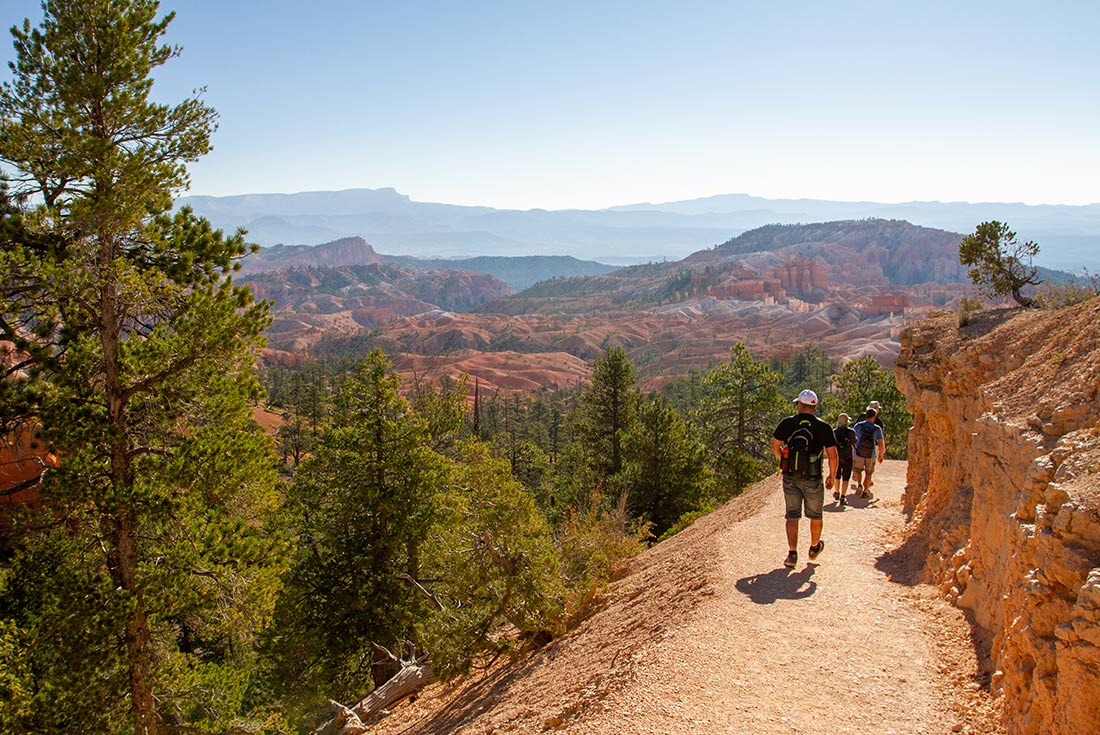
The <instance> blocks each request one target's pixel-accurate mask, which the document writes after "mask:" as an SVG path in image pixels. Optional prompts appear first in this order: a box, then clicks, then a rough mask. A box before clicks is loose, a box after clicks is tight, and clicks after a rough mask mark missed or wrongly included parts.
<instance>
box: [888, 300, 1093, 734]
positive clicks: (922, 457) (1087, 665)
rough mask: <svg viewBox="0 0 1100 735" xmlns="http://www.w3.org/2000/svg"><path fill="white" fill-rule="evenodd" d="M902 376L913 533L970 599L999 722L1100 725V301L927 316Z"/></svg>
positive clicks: (908, 334) (1025, 726)
mask: <svg viewBox="0 0 1100 735" xmlns="http://www.w3.org/2000/svg"><path fill="white" fill-rule="evenodd" d="M897 375H898V384H899V386H900V387H901V389H902V391H903V392H904V393H905V395H906V400H907V403H908V407H909V410H910V412H912V414H913V416H914V426H913V429H912V431H911V432H910V437H909V476H908V482H907V489H906V493H905V496H904V499H903V502H904V505H905V511H906V513H907V514H908V516H909V528H908V532H909V538H908V541H907V545H909V546H910V547H911V548H912V549H914V550H916V552H917V553H921V554H923V555H925V556H926V559H927V563H926V565H925V567H924V574H925V577H926V578H925V580H924V581H927V582H932V583H935V584H939V585H940V586H941V589H942V590H943V592H944V594H945V595H946V596H947V597H949V598H950V599H952V600H953V601H955V602H956V603H957V604H958V605H959V606H960V607H963V608H967V609H969V610H970V611H972V613H973V620H974V622H975V623H976V625H977V631H976V636H977V639H978V640H979V641H982V640H984V641H985V644H984V645H986V647H987V648H988V650H987V654H988V659H989V661H988V663H989V666H990V671H991V672H992V676H991V682H990V683H991V687H992V688H993V690H994V691H995V692H997V693H999V694H1001V695H1002V696H1003V698H1004V699H1003V702H1004V712H1005V725H1006V731H1007V732H1008V733H1010V735H1038V734H1044V735H1046V734H1048V733H1049V734H1054V733H1057V734H1058V735H1086V734H1087V735H1093V734H1094V733H1097V732H1100V299H1097V298H1094V299H1092V300H1091V301H1089V302H1085V303H1083V304H1078V305H1077V306H1074V307H1070V308H1067V309H1062V310H1059V311H1054V312H1028V313H1014V312H1009V311H1003V312H985V313H981V314H978V315H975V316H974V317H973V318H972V320H971V322H970V323H969V324H968V325H966V326H962V327H960V326H959V319H958V317H957V316H956V315H955V314H946V313H945V314H939V315H935V316H933V317H931V318H930V319H928V320H926V321H924V322H921V323H919V324H917V325H914V326H913V327H910V328H909V329H907V330H906V331H905V332H903V334H902V347H901V353H900V355H899V357H898V361H897Z"/></svg>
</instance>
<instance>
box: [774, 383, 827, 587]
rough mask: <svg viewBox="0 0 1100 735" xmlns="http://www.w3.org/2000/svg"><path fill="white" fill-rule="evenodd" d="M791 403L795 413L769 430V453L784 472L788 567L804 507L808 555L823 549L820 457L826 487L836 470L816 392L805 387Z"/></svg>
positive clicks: (794, 556)
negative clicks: (807, 534)
mask: <svg viewBox="0 0 1100 735" xmlns="http://www.w3.org/2000/svg"><path fill="white" fill-rule="evenodd" d="M794 403H795V407H796V409H797V413H795V414H794V415H793V416H788V417H787V418H785V419H783V420H782V421H780V422H779V425H778V426H776V427H775V431H774V432H773V433H772V454H774V455H775V458H776V459H777V460H778V461H779V466H780V469H781V471H782V472H783V499H784V501H785V502H786V516H785V517H786V521H787V523H786V530H787V549H788V553H787V558H786V560H785V561H784V562H783V565H784V566H785V567H787V568H788V569H793V568H794V567H795V566H796V565H797V564H798V522H799V519H800V518H802V513H803V508H804V509H805V513H806V517H807V518H809V519H810V549H809V556H810V559H811V560H812V559H816V558H817V557H818V555H819V554H821V552H822V551H824V549H825V542H824V541H822V540H821V527H822V517H821V509H822V506H823V505H824V504H825V488H823V487H822V486H821V478H822V469H823V467H822V465H823V464H824V462H823V461H822V460H823V458H824V457H827V458H828V460H829V468H828V471H827V472H825V473H824V476H825V487H827V488H831V487H832V486H833V475H834V473H835V472H836V470H837V452H836V437H835V436H834V435H833V429H832V427H831V426H829V424H827V423H826V422H824V421H822V420H821V419H819V418H818V417H817V416H814V411H815V410H816V409H817V394H816V393H814V392H813V391H812V390H804V391H802V392H801V393H799V394H798V398H795V399H794Z"/></svg>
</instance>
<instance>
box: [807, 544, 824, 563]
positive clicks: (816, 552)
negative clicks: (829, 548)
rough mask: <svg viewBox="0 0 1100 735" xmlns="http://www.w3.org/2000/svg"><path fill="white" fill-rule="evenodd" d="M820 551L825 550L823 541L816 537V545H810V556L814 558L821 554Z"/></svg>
mask: <svg viewBox="0 0 1100 735" xmlns="http://www.w3.org/2000/svg"><path fill="white" fill-rule="evenodd" d="M822 551H825V542H824V541H823V540H821V539H818V541H817V546H811V547H810V558H811V559H816V558H817V557H819V556H820V555H821V552H822Z"/></svg>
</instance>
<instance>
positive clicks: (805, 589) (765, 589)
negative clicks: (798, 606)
mask: <svg viewBox="0 0 1100 735" xmlns="http://www.w3.org/2000/svg"><path fill="white" fill-rule="evenodd" d="M815 569H817V565H816V564H807V565H806V568H805V569H803V570H802V571H801V572H793V573H792V572H791V571H790V570H788V569H786V568H784V567H780V568H779V569H773V570H772V571H770V572H767V573H766V574H754V575H753V576H751V577H742V578H741V579H739V580H737V585H736V586H737V589H738V591H739V592H741V593H742V594H745V595H747V596H748V598H749V599H750V600H752V601H753V602H755V603H756V604H757V605H771V604H772V603H773V602H775V601H776V600H779V599H783V600H801V599H803V598H806V597H809V596H810V595H812V594H813V593H814V592H816V591H817V583H816V582H814V581H813V580H811V579H810V577H812V576H814V570H815Z"/></svg>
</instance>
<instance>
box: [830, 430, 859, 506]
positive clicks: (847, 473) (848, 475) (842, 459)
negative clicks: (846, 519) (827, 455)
mask: <svg viewBox="0 0 1100 735" xmlns="http://www.w3.org/2000/svg"><path fill="white" fill-rule="evenodd" d="M849 421H851V417H849V416H848V414H846V413H842V414H840V416H837V419H836V428H835V429H833V436H834V437H836V454H837V460H838V462H837V466H836V485H837V488H836V490H833V500H836V501H837V503H838V504H839V505H840V506H841V507H843V506H844V505H846V504H847V502H848V501H847V499H846V498H847V495H848V481H849V480H851V479H852V451H853V450H854V449H855V446H856V432H855V431H853V430H852V427H851V426H848V422H849Z"/></svg>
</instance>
